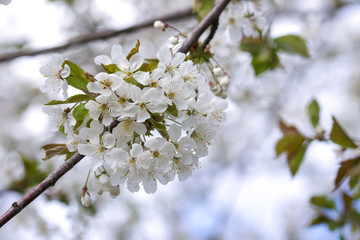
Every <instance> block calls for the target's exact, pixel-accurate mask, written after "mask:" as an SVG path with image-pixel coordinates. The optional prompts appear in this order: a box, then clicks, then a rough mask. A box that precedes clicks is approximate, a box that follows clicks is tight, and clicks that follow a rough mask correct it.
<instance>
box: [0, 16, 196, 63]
mask: <svg viewBox="0 0 360 240" xmlns="http://www.w3.org/2000/svg"><path fill="white" fill-rule="evenodd" d="M192 15H193V14H192V10H191V9H186V10H183V11H179V12H175V13H171V14H167V15H164V16H162V17H156V18H153V19H149V20H147V21H144V22H142V23H139V24H135V25H133V26H131V27H128V28H124V29H120V30H105V31H101V32H95V33H89V34H85V35H81V36H78V37H75V38H73V39H70V40H69V41H68V42H67V43H65V44H63V45H59V46H56V47H52V48H44V49H37V50H25V51H20V52H14V53H9V54H5V55H2V56H0V62H6V61H10V60H13V59H15V58H19V57H23V56H35V55H39V54H44V53H49V52H57V51H61V50H65V49H67V48H69V47H72V46H75V45H79V44H84V43H88V42H92V41H97V40H105V39H108V38H112V37H116V36H119V35H121V34H125V33H131V32H135V31H138V30H140V29H143V28H147V27H151V26H153V24H154V22H155V21H156V20H162V21H164V22H166V21H173V20H179V19H183V18H187V17H191V16H192Z"/></svg>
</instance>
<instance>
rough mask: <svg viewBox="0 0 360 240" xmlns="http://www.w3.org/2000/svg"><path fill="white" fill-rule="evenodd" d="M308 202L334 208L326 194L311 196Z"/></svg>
mask: <svg viewBox="0 0 360 240" xmlns="http://www.w3.org/2000/svg"><path fill="white" fill-rule="evenodd" d="M310 203H311V204H313V205H315V206H317V207H320V208H328V209H336V206H335V203H334V201H333V200H331V199H329V198H327V197H326V196H313V197H312V198H311V199H310Z"/></svg>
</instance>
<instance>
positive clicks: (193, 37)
mask: <svg viewBox="0 0 360 240" xmlns="http://www.w3.org/2000/svg"><path fill="white" fill-rule="evenodd" d="M230 1H231V0H220V1H218V3H217V4H216V5H215V6H214V8H213V9H212V10H211V11H210V12H209V14H208V15H206V17H204V18H203V20H202V21H201V22H200V23H199V25H198V26H197V27H196V28H194V29H193V30H192V31H191V32H190V34H189V37H188V38H187V39H186V41H185V42H184V44H183V45H182V46H181V48H180V49H179V51H178V52H188V51H189V50H190V49H191V47H192V46H194V44H195V43H196V42H197V41H198V40H199V38H200V36H201V35H202V34H203V33H204V32H205V30H206V29H207V28H208V27H209V26H210V25H211V24H212V23H213V22H214V21H215V20H216V19H217V18H218V17H219V16H220V14H221V12H222V11H223V10H224V9H225V7H226V6H227V5H228V4H229V2H230Z"/></svg>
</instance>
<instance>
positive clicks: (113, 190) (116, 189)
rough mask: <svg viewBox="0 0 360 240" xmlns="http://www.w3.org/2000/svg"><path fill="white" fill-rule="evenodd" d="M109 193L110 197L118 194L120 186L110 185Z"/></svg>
mask: <svg viewBox="0 0 360 240" xmlns="http://www.w3.org/2000/svg"><path fill="white" fill-rule="evenodd" d="M109 193H110V195H111V197H117V196H119V194H120V187H119V185H116V186H111V187H110V189H109Z"/></svg>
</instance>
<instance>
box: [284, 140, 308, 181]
mask: <svg viewBox="0 0 360 240" xmlns="http://www.w3.org/2000/svg"><path fill="white" fill-rule="evenodd" d="M308 145H309V144H303V145H302V146H301V147H300V149H299V150H298V151H297V152H296V153H295V154H291V155H290V154H288V165H289V168H290V172H291V174H292V175H293V176H295V174H296V173H297V171H298V170H299V167H300V165H301V163H302V160H303V159H304V156H305V152H306V149H307V147H308Z"/></svg>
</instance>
